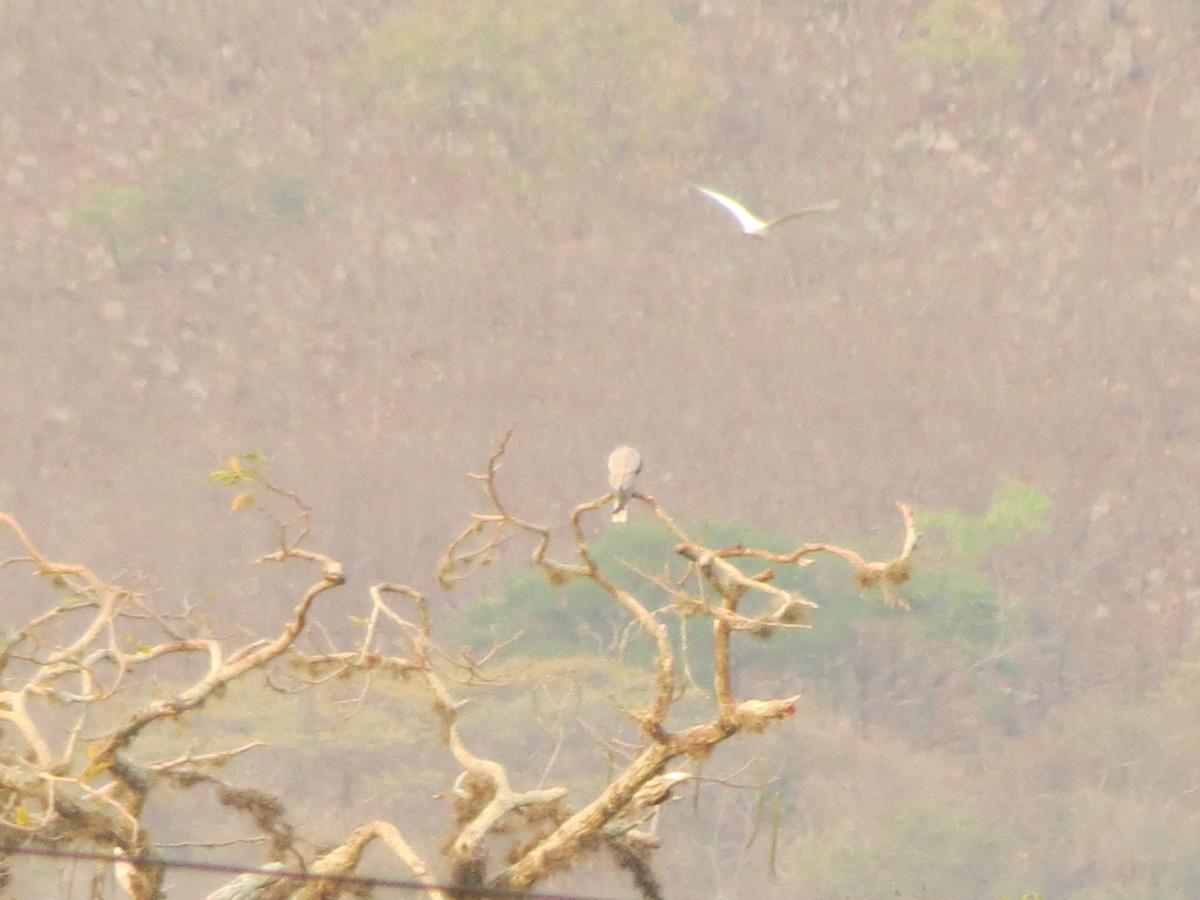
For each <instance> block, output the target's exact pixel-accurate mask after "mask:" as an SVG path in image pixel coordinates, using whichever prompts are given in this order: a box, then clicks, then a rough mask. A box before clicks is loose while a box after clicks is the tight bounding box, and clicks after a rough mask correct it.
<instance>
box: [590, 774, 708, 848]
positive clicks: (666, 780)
mask: <svg viewBox="0 0 1200 900" xmlns="http://www.w3.org/2000/svg"><path fill="white" fill-rule="evenodd" d="M692 777H693V776H692V775H691V774H690V773H688V772H664V773H663V774H662V775H655V776H654V777H653V778H651V779H650V780H649V781H647V782H646V783H645V784H643V785H642V786H641V787H640V788H638V789H637V790H636V791H635V792H634V794H633V796H632V797H630V798H629V802H628V803H626V804H625V807H624V808H623V809H622V810H621V811H620V812H619V813H617V815H615V816H613V818H612V819H610V820H609V822H608V824H607V825H605V826H604V833H605V834H608V835H612V836H616V835H622V834H627V833H628V832H630V831H632V830H633V829H634V828H636V827H637V826H639V825H641V824H642V823H643V822H645V821H646V820H647V819H649V818H650V817H651V816H653V815H655V814H656V813H657V812H658V810H659V807H661V806H662V805H663V804H664V803H666V802H667V801H668V800H670V799H671V790H672V789H673V788H674V787H675V786H676V785H678V784H681V783H682V782H684V781H687V780H689V779H690V778H692ZM656 821H657V820H656Z"/></svg>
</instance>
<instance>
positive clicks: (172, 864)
mask: <svg viewBox="0 0 1200 900" xmlns="http://www.w3.org/2000/svg"><path fill="white" fill-rule="evenodd" d="M0 856H38V857H42V858H45V859H76V860H83V861H92V862H102V863H115V862H127V863H130V864H132V865H135V866H136V865H155V866H162V867H163V868H165V869H190V870H192V871H197V872H215V873H218V874H222V875H266V876H270V877H272V878H286V879H288V880H290V881H296V882H304V881H330V882H335V883H337V884H342V885H346V886H348V887H372V888H375V887H380V888H397V889H399V890H410V891H444V892H446V893H452V894H455V895H457V896H460V897H480V898H491V897H511V898H518V897H519V898H522V900H603V898H600V897H588V896H585V895H583V894H531V893H525V892H522V891H508V890H501V889H499V888H486V887H465V886H463V885H457V884H426V883H425V882H423V881H403V880H396V879H391V878H369V877H366V876H363V875H319V874H316V873H314V872H290V871H287V870H284V869H260V868H252V867H247V866H230V865H225V864H224V863H205V862H192V861H191V860H186V859H170V858H160V857H157V856H154V857H150V856H143V857H137V856H120V855H116V854H112V853H97V852H94V851H88V850H56V849H53V848H50V847H12V846H9V847H0Z"/></svg>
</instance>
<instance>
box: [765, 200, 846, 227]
mask: <svg viewBox="0 0 1200 900" xmlns="http://www.w3.org/2000/svg"><path fill="white" fill-rule="evenodd" d="M837 206H838V202H837V201H836V200H830V201H829V202H827V203H818V204H816V205H815V206H806V207H804V209H798V210H796V211H795V212H790V213H788V214H787V215H786V216H780V217H779V218H778V219H772V220H771V221H770V223H768V225H767V227H768V228H774V227H775V226H776V225H781V224H782V223H784V222H790V221H791V220H792V219H799V218H801V217H802V216H810V215H812V214H813V213H823V212H832V211H833V210H835V209H837Z"/></svg>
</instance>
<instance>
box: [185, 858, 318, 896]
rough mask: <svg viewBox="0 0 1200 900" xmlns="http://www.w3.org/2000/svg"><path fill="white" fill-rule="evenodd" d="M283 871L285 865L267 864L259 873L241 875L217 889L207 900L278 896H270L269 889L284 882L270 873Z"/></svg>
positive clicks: (278, 863) (277, 863) (279, 863)
mask: <svg viewBox="0 0 1200 900" xmlns="http://www.w3.org/2000/svg"><path fill="white" fill-rule="evenodd" d="M283 869H284V865H283V863H281V862H271V863H267V864H266V865H265V866H263V867H262V868H261V869H259V870H258V871H257V872H247V873H246V874H244V875H239V876H238V877H237V878H235V879H234V880H233V881H231V882H229V884H227V885H225V886H224V887H220V888H217V889H216V890H215V891H213V892H212V893H211V894H209V895H208V896H207V897H206V898H205V900H255V898H257V897H265V896H276V895H275V894H270V895H268V894H267V889H268V888H272V887H276V886H277V885H279V884H280V883H283V882H282V880H281V879H280V878H277V877H276V876H274V875H271V874H270V873H271V872H272V871H283ZM286 883H288V884H299V882H290V881H289V882H286ZM289 895H290V892H289ZM279 896H282V895H279Z"/></svg>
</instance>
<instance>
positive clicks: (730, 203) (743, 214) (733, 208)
mask: <svg viewBox="0 0 1200 900" xmlns="http://www.w3.org/2000/svg"><path fill="white" fill-rule="evenodd" d="M692 187H694V188H695V189H696V190H698V191H699V192H700V193H702V194H704V195H705V196H707V197H709V198H711V199H712V200H714V201H715V202H717V203H719V204H721V206H723V207H725V209H726V210H728V212H729V213H730V214H731V215H732V216H733V217H734V218H735V219H737V220H738V224H739V225H740V226H742V232H743V233H745V234H748V235H750V236H752V237H762V236H763V235H765V234H766V233H767V232H768V231H770V230H771V229H772V228H774V227H775V226H776V225H779V224H782V223H783V222H789V221H791V220H792V219H799V218H800V217H801V216H807V215H809V214H811V213H819V212H829V211H830V210H832V209H837V201H836V200H830V201H829V202H828V203H821V204H818V205H816V206H806V207H804V209H798V210H796V211H795V212H790V213H788V214H787V215H786V216H780V217H779V218H778V219H770V220H768V221H764V220H763V219H760V218H759V217H758V216H756V215H754V213H752V212H750V210H748V209H746V207H744V206H742V204H740V203H738V202H737V201H736V200H734V199H733V198H732V197H726V196H725V195H724V194H720V193H717V192H716V191H710V190H709V189H708V188H706V187H700V185H698V184H694V185H692Z"/></svg>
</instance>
